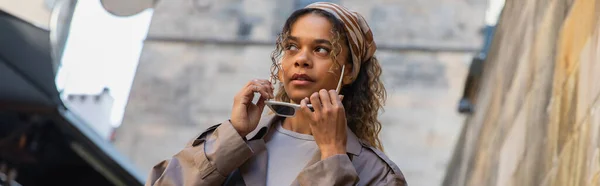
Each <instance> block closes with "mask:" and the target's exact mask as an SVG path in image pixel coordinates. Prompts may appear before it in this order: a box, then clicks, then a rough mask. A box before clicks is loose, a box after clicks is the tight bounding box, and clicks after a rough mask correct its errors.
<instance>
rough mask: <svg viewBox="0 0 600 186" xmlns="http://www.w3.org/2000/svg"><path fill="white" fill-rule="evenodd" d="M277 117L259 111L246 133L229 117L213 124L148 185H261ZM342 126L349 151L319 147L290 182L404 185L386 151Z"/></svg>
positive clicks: (153, 174)
mask: <svg viewBox="0 0 600 186" xmlns="http://www.w3.org/2000/svg"><path fill="white" fill-rule="evenodd" d="M279 119H281V118H280V117H278V116H274V115H265V116H263V117H262V118H261V121H260V122H259V124H258V126H257V127H256V129H255V130H254V131H252V132H251V133H250V134H248V135H246V136H245V137H242V136H240V135H239V134H238V133H237V131H236V130H235V129H234V128H233V125H232V124H231V122H230V121H229V120H227V121H224V122H222V123H221V124H218V125H215V126H212V127H210V128H208V129H207V130H206V131H204V132H202V133H201V134H200V135H198V136H196V137H195V138H193V139H192V140H191V141H190V142H188V144H187V145H186V146H185V147H184V148H183V149H182V150H181V151H179V152H178V153H177V154H175V155H174V156H173V157H172V158H171V159H170V160H164V161H161V162H160V163H158V164H156V165H155V166H154V167H153V168H152V170H151V171H150V175H149V177H148V180H147V181H146V185H148V186H149V185H156V186H158V185H265V184H266V181H267V178H266V173H267V170H266V169H267V157H268V154H267V150H266V145H265V140H264V139H263V138H264V137H265V135H266V134H267V133H268V132H269V129H270V128H271V125H272V124H273V123H275V122H276V121H278V120H279ZM346 130H347V137H348V138H347V142H346V151H347V154H343V155H334V156H332V157H329V158H326V159H323V160H321V155H320V152H317V153H316V154H315V155H314V156H313V158H312V160H311V161H309V162H308V164H307V165H306V166H305V167H304V169H303V170H301V172H300V173H299V174H298V176H297V177H296V179H295V180H294V181H293V182H292V183H290V185H327V186H329V185H400V186H406V185H407V184H406V180H405V179H404V175H403V174H402V172H401V171H400V169H399V168H398V166H396V165H395V164H394V163H393V162H392V161H391V160H390V159H389V158H388V157H387V156H386V155H385V154H383V153H382V152H381V151H379V150H377V149H375V148H373V147H371V146H370V145H368V144H367V143H365V142H363V141H362V140H360V139H359V138H358V137H357V136H356V135H355V134H354V133H353V132H352V131H351V130H350V129H349V128H348V127H347V128H346Z"/></svg>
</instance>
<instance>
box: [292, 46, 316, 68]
mask: <svg viewBox="0 0 600 186" xmlns="http://www.w3.org/2000/svg"><path fill="white" fill-rule="evenodd" d="M294 66H295V67H301V68H308V67H311V66H312V61H311V60H310V56H309V52H307V51H305V50H301V51H300V52H299V53H298V54H297V55H296V59H295V62H294Z"/></svg>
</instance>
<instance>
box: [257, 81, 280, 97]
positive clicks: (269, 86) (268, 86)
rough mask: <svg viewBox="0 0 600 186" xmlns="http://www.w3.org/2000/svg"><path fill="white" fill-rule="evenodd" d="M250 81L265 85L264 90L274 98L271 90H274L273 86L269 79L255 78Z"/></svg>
mask: <svg viewBox="0 0 600 186" xmlns="http://www.w3.org/2000/svg"><path fill="white" fill-rule="evenodd" d="M252 81H253V82H254V83H255V84H257V85H260V86H264V87H266V90H267V92H268V93H269V98H275V96H274V95H273V91H274V90H275V88H274V87H273V85H272V84H271V82H270V81H269V80H266V79H255V80H252Z"/></svg>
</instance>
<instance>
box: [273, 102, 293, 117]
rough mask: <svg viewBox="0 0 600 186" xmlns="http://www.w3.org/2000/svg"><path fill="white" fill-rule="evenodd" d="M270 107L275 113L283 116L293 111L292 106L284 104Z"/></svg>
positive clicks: (290, 114)
mask: <svg viewBox="0 0 600 186" xmlns="http://www.w3.org/2000/svg"><path fill="white" fill-rule="evenodd" d="M271 108H273V111H274V112H275V113H277V114H280V115H285V116H292V115H294V112H295V110H294V108H293V107H290V106H285V105H271Z"/></svg>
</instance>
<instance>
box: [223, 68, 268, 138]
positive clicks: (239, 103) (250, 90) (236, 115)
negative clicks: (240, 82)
mask: <svg viewBox="0 0 600 186" xmlns="http://www.w3.org/2000/svg"><path fill="white" fill-rule="evenodd" d="M273 90H274V88H273V86H272V85H271V82H269V81H268V80H266V79H254V80H252V81H250V82H248V83H247V84H246V85H245V86H244V88H242V90H240V92H238V93H237V94H236V95H235V97H234V99H233V109H232V111H231V124H232V125H233V128H235V130H237V132H238V133H239V134H240V136H242V137H244V136H246V135H247V134H248V133H250V132H252V131H253V130H254V129H256V126H257V125H258V121H259V120H260V116H261V114H262V112H263V109H264V108H265V101H266V100H268V99H270V98H274V97H275V96H273ZM255 92H258V93H260V98H259V99H258V102H256V104H254V103H252V99H254V93H255Z"/></svg>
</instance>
